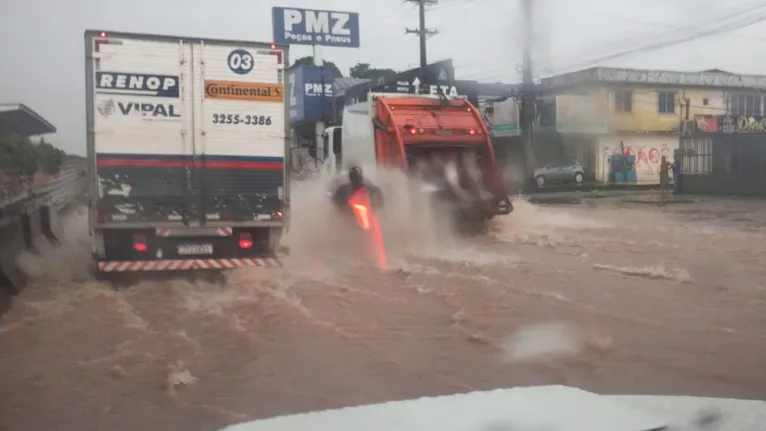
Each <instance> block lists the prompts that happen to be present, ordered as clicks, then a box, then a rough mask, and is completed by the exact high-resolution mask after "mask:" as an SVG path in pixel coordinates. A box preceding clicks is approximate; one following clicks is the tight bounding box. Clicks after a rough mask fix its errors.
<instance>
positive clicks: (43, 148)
mask: <svg viewBox="0 0 766 431" xmlns="http://www.w3.org/2000/svg"><path fill="white" fill-rule="evenodd" d="M37 148H38V151H39V152H40V156H41V158H40V165H41V166H40V167H41V168H42V169H43V170H44V171H45V172H46V173H49V174H58V173H59V172H61V167H62V166H63V164H64V158H65V157H66V153H64V151H63V150H61V149H60V148H56V147H54V146H53V145H51V144H49V143H47V142H45V140H44V139H42V138H40V143H39V144H37Z"/></svg>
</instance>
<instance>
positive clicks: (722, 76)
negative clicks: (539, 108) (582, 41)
mask: <svg viewBox="0 0 766 431" xmlns="http://www.w3.org/2000/svg"><path fill="white" fill-rule="evenodd" d="M597 83H613V84H618V83H627V84H649V85H672V86H676V87H715V88H742V89H755V90H766V75H739V74H734V73H731V72H725V71H723V70H719V69H710V70H705V71H701V72H679V71H672V70H645V69H623V68H615V67H593V68H590V69H585V70H578V71H576V72H569V73H563V74H560V75H556V76H551V77H548V78H543V79H542V80H541V83H540V86H541V88H542V90H543V91H546V90H559V89H564V88H569V87H576V86H580V85H587V84H597Z"/></svg>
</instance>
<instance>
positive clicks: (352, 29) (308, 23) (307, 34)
mask: <svg viewBox="0 0 766 431" xmlns="http://www.w3.org/2000/svg"><path fill="white" fill-rule="evenodd" d="M271 13H272V20H271V22H272V28H273V29H274V43H277V44H284V45H325V46H337V47H346V48H358V47H359V14H358V13H355V12H337V11H329V10H311V9H298V8H285V7H274V8H272V9H271Z"/></svg>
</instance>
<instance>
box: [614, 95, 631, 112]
mask: <svg viewBox="0 0 766 431" xmlns="http://www.w3.org/2000/svg"><path fill="white" fill-rule="evenodd" d="M614 110H615V112H633V91H632V90H615V92H614Z"/></svg>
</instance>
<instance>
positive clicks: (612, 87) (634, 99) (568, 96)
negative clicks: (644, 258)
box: [540, 68, 766, 184]
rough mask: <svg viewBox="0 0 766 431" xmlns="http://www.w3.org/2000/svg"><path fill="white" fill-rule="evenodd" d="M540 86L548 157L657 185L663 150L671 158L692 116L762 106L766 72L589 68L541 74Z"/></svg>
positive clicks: (595, 175) (600, 176)
mask: <svg viewBox="0 0 766 431" xmlns="http://www.w3.org/2000/svg"><path fill="white" fill-rule="evenodd" d="M541 89H542V94H543V103H542V104H543V106H546V105H547V108H545V109H542V113H541V116H540V129H541V131H542V132H543V135H545V133H544V132H545V131H548V132H551V131H553V132H555V134H556V135H557V137H558V138H557V139H558V142H559V143H560V151H559V154H556V155H555V156H556V157H559V158H560V157H562V155H563V157H566V158H574V159H577V160H578V161H580V163H582V164H583V166H584V167H585V168H586V170H588V171H589V172H590V173H591V178H592V179H594V180H596V181H597V182H602V183H609V182H615V181H616V182H627V183H636V184H658V183H659V172H660V169H659V168H660V163H661V159H662V157H663V156H665V157H666V158H668V159H669V160H671V161H672V160H673V157H674V153H675V152H676V151H677V150H678V149H679V142H680V137H681V134H682V131H683V130H685V129H686V128H688V127H689V126H690V125H691V124H695V120H700V119H710V118H718V117H719V116H726V115H733V116H737V117H739V116H755V117H757V118H761V116H762V115H763V112H764V110H765V109H766V106H764V103H766V76H747V75H735V74H731V73H727V72H724V71H721V70H709V71H704V72H672V71H658V70H638V69H617V68H592V69H587V70H583V71H578V72H572V73H567V74H562V75H558V76H554V77H550V78H546V79H543V80H542V83H541ZM697 122H699V121H697ZM615 156H620V157H615ZM620 158H622V160H620ZM616 161H620V163H615V162H616ZM540 163H547V162H546V161H545V160H543V161H540ZM626 163H627V164H628V166H626Z"/></svg>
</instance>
